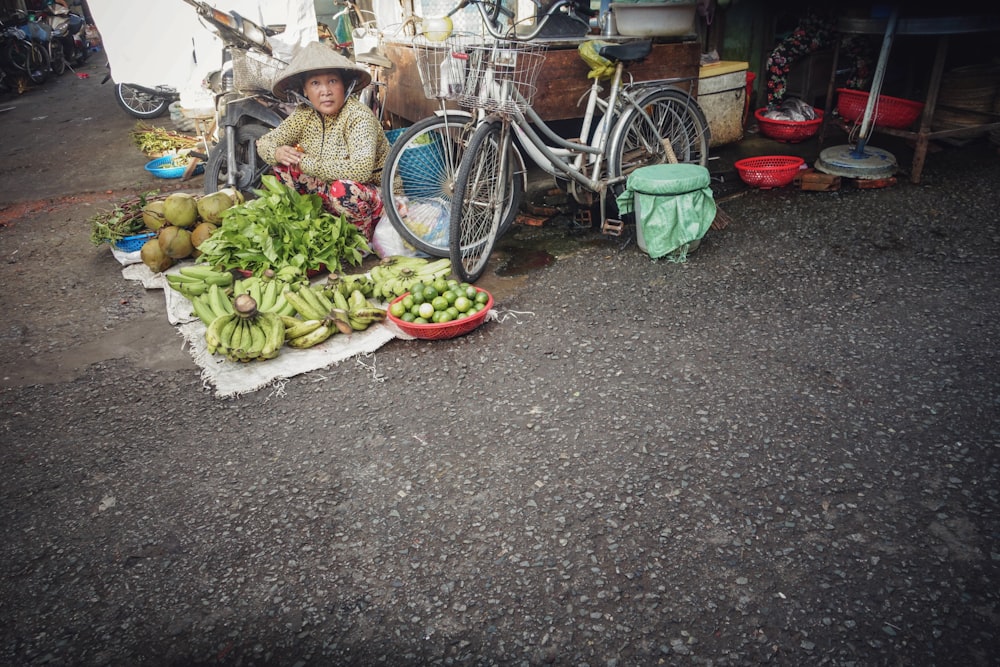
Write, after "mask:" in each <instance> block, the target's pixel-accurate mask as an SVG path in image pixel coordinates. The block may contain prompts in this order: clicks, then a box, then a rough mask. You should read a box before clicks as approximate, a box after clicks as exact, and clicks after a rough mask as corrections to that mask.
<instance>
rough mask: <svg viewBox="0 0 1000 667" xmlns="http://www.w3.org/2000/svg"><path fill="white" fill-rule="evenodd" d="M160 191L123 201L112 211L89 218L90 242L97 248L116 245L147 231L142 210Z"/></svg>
mask: <svg viewBox="0 0 1000 667" xmlns="http://www.w3.org/2000/svg"><path fill="white" fill-rule="evenodd" d="M158 193H159V191H158V190H153V191H151V192H146V193H144V194H140V195H136V196H133V197H127V198H125V199H122V200H121V201H119V202H118V203H117V204H115V206H114V208H112V209H111V210H110V211H106V212H102V213H98V214H96V215H93V216H91V217H90V218H89V222H90V242H91V243H93V244H94V245H96V246H99V245H101V244H103V243H112V244H113V243H115V242H117V241H121V240H122V239H123V238H125V237H126V236H131V235H132V234H138V233H139V232H142V231H145V229H146V223H144V222H143V221H142V209H143V207H145V206H146V204H147V203H148V202H150V201H153V198H154V197H155V195H157V194H158Z"/></svg>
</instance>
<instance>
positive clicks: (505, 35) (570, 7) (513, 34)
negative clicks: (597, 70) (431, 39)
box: [188, 0, 586, 42]
mask: <svg viewBox="0 0 1000 667" xmlns="http://www.w3.org/2000/svg"><path fill="white" fill-rule="evenodd" d="M188 1H189V2H190V1H191V0H188ZM501 1H502V0H491V2H492V3H496V8H497V16H498V17H499V15H500V14H503V15H505V16H506V17H508V18H513V17H514V13H513V12H511V11H510V10H509V9H507V8H506V7H504V6H503V5H502V4H500V3H501ZM533 1H534V0H533ZM470 4H472V5H475V6H476V9H478V10H479V14H480V16H481V17H482V19H483V24H484V25H485V26H486V32H488V33H489V34H490V36H491V37H494V38H496V39H513V40H516V41H519V42H529V41H531V40H533V39H534V38H535V37H537V36H538V35H539V34H541V32H542V29H543V28H545V24H546V23H548V21H549V19H550V18H551V17H553V16H555V14H556V13H558V12H561V13H564V14H576V5H575V3H574V2H573V0H556V1H555V2H553V3H552V5H551V6H550V7H549V8H548V9H547V10H545V13H544V14H542V16H541V19H540V20H539V21H538V23H537V25H536V26H535V28H534V29H533V30H532V31H531V32H530V33H528V34H527V35H518V34H517V30H516V24H513V25H511V28H510V30H508V31H501V30H500V29H499V28H498V27H497V25H496V23H497V19H496V18H491V17H490V14H489V10H487V9H486V7H485V5H486V4H487V3H486V2H484V1H483V0H461V1H460V2H459V3H458V6H457V7H455V8H454V9H452V10H451V11H450V12H448V14H447V15H446V16H451V15H452V14H454V13H455V12H457V11H459V10H460V9H464V8H466V7H468V6H469V5H470ZM535 5H536V6H538V5H539V3H538V2H535ZM563 8H566V9H565V10H564V9H563ZM583 20H584V21H586V19H583Z"/></svg>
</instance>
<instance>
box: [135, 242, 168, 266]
mask: <svg viewBox="0 0 1000 667" xmlns="http://www.w3.org/2000/svg"><path fill="white" fill-rule="evenodd" d="M139 257H141V258H142V263H143V264H145V265H146V266H148V267H149V270H150V271H152V272H153V273H160V272H161V271H166V270H167V269H169V268H170V267H171V266H173V265H174V260H173V259H171V258H170V257H167V256H166V255H165V254H163V250H162V249H161V248H160V242H159V240H158V239H156V238H151V239H149V240H148V241H146V242H145V243H143V244H142V249H141V250H139Z"/></svg>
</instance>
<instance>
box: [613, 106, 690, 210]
mask: <svg viewBox="0 0 1000 667" xmlns="http://www.w3.org/2000/svg"><path fill="white" fill-rule="evenodd" d="M639 109H642V110H643V111H645V113H646V114H647V115H648V116H649V118H650V120H652V126H651V125H650V124H649V123H648V122H647V120H646V118H645V117H644V116H643V114H642V113H640V111H639ZM709 138H710V135H709V129H708V121H707V120H706V119H705V114H704V113H703V112H702V110H701V107H699V106H698V102H696V101H695V100H694V98H692V97H691V96H690V95H688V94H687V93H685V92H684V91H682V90H678V89H676V88H661V89H659V90H654V91H652V92H650V93H648V94H647V95H645V96H644V97H642V98H640V99H639V101H638V109H637V108H635V107H631V106H630V107H626V108H625V110H624V111H623V112H622V114H621V117H620V118H619V119H618V121H617V122H616V123H615V127H614V129H613V130H612V132H611V138H610V141H609V142H608V174H609V175H610V176H611V177H612V178H617V177H619V176H628V175H629V174H631V173H632V172H633V171H635V170H636V169H638V168H640V167H645V166H647V165H651V164H662V163H664V162H670V161H672V160H671V158H670V156H669V155H668V152H667V150H666V148H665V146H664V141H665V140H668V139H669V146H670V149H671V150H672V152H673V155H674V156H675V157H676V160H677V162H686V163H692V164H699V165H701V166H703V167H705V166H707V165H708V143H709ZM624 189H625V183H624V182H621V183H619V184H617V185H615V186H614V188H612V190H613V191H616V192H621V191H622V190H624Z"/></svg>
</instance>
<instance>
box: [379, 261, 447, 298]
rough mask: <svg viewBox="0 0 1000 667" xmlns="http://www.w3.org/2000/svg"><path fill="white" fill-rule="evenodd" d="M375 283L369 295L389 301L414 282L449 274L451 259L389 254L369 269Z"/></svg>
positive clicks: (429, 281) (406, 289)
mask: <svg viewBox="0 0 1000 667" xmlns="http://www.w3.org/2000/svg"><path fill="white" fill-rule="evenodd" d="M368 273H369V275H370V276H371V279H372V281H374V283H375V288H374V291H373V292H372V295H371V296H374V297H375V298H376V299H383V300H385V301H391V300H392V299H395V298H396V297H397V296H402V295H403V294H406V293H407V292H409V291H410V288H411V287H413V286H414V285H415V284H417V283H420V282H423V283H432V282H434V281H435V280H436V279H437V278H447V277H448V276H449V275H451V260H449V259H448V258H446V257H442V258H441V259H436V260H430V259H427V258H425V257H406V256H403V255H390V256H388V257H384V258H383V259H382V261H381V262H379V263H378V264H376V265H375V266H373V267H372V268H371V270H369V272H368Z"/></svg>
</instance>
